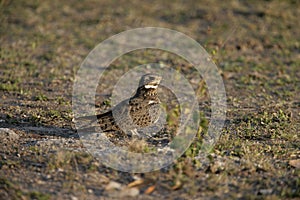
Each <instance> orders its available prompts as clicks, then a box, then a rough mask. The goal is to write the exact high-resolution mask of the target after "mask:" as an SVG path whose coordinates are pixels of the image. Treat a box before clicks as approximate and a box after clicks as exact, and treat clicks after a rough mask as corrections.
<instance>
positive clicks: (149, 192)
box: [144, 185, 156, 194]
mask: <svg viewBox="0 0 300 200" xmlns="http://www.w3.org/2000/svg"><path fill="white" fill-rule="evenodd" d="M155 187H156V186H155V185H152V186H150V187H148V188H147V190H145V192H144V193H145V194H151V193H152V192H153V191H154V190H155Z"/></svg>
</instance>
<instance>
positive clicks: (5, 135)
mask: <svg viewBox="0 0 300 200" xmlns="http://www.w3.org/2000/svg"><path fill="white" fill-rule="evenodd" d="M17 139H19V135H18V134H16V133H15V132H14V131H13V130H11V129H9V128H0V140H2V141H5V140H9V141H13V140H17Z"/></svg>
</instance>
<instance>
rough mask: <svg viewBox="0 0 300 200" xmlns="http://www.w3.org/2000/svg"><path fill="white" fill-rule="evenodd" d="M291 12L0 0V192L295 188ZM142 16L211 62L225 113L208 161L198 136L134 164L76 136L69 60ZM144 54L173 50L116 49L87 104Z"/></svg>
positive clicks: (203, 100) (299, 50) (148, 193)
mask: <svg viewBox="0 0 300 200" xmlns="http://www.w3.org/2000/svg"><path fill="white" fill-rule="evenodd" d="M299 19H300V4H299V1H296V0H286V1H280V0H265V1H258V0H251V1H238V0H228V1H210V0H202V1H181V0H176V1H172V2H171V1H170V2H167V1H135V0H134V1H122V0H121V1H96V0H92V1H76V0H69V1H58V0H51V1H50V0H44V1H34V0H27V1H23V0H20V1H13V0H0V24H1V26H0V96H1V101H0V128H9V129H10V130H13V131H14V132H11V133H9V134H8V133H4V132H5V130H6V129H5V130H3V129H2V130H3V131H4V132H3V131H2V132H1V131H0V133H1V136H0V146H1V147H0V199H40V200H42V199H43V200H44V199H71V200H76V199H120V198H122V199H178V200H179V199H299V198H300V178H299V177H300V148H299V147H300V138H299V127H300V95H299V94H300V90H299V87H300V28H299ZM149 26H152V27H165V28H169V29H173V30H176V31H180V32H182V33H184V34H186V35H188V36H190V37H191V38H193V39H195V40H196V41H197V42H199V43H200V44H201V45H202V46H203V47H204V48H205V49H206V51H207V52H208V53H209V54H210V55H211V56H212V58H213V60H214V61H215V63H216V64H217V66H218V67H219V72H220V74H221V75H222V77H223V80H224V84H225V88H226V94H227V106H228V108H227V118H226V123H225V126H224V128H223V130H222V135H221V137H220V138H219V140H218V141H217V143H216V145H215V146H214V149H213V150H212V151H211V152H209V155H208V156H207V158H208V160H209V162H208V163H204V162H203V161H202V160H201V159H199V157H197V155H198V151H199V148H200V147H199V146H201V137H200V136H199V137H196V138H195V141H194V143H193V144H192V145H191V147H190V148H189V149H188V150H187V152H186V153H185V154H184V155H182V156H181V157H180V158H179V159H178V160H176V161H175V162H174V164H173V165H171V166H169V167H166V168H164V169H161V170H159V171H154V172H150V173H143V174H132V173H125V172H120V171H116V170H113V169H111V168H108V167H105V166H104V165H103V164H102V163H101V162H99V161H98V160H97V159H95V158H93V157H92V156H91V155H90V154H88V153H87V152H86V151H84V149H83V148H82V144H81V143H80V140H79V138H78V136H77V133H76V130H75V128H74V124H73V123H72V118H73V113H72V86H73V82H74V77H75V74H76V72H77V70H78V69H79V67H80V64H81V63H82V61H83V60H84V58H85V57H86V56H87V55H88V53H89V52H90V51H91V50H92V49H93V48H94V47H95V46H96V45H97V44H98V43H100V42H101V41H103V40H105V39H107V38H108V37H110V36H113V35H115V34H117V33H120V32H122V31H125V30H130V29H133V28H139V27H149ZM144 57H145V58H146V59H144ZM149 59H150V60H156V61H157V62H162V63H168V64H172V65H174V66H179V64H180V63H181V62H182V61H180V60H176V59H170V58H169V56H161V54H160V53H157V52H155V51H153V52H150V51H143V52H136V53H133V54H129V55H126V56H124V58H120V59H118V60H116V61H115V62H114V63H113V64H112V67H111V69H112V70H113V73H108V75H107V76H105V77H104V78H103V83H104V84H103V85H102V87H103V88H102V89H99V90H98V94H99V98H98V99H97V101H98V102H97V103H98V105H97V106H98V107H97V108H98V109H99V112H104V111H105V110H106V109H108V108H109V107H110V98H109V97H110V95H111V89H112V88H111V85H113V84H112V83H114V81H116V80H115V74H117V75H121V74H122V73H124V72H126V71H127V70H128V69H130V67H132V66H137V65H140V64H145V63H147V62H148V61H149ZM180 70H181V72H182V73H185V74H187V75H189V76H191V77H192V76H193V73H190V72H191V70H192V69H191V66H188V65H186V64H182V65H181V68H180ZM202 95H203V96H201V97H199V100H200V104H201V105H202V106H201V105H200V107H201V111H202V112H203V113H204V115H206V114H205V113H209V109H210V108H209V98H208V96H207V95H208V94H207V92H206V91H205V89H204V91H203V93H202ZM206 111H207V112H206ZM208 121H209V119H208ZM208 121H206V120H202V122H201V127H202V132H203V134H205V131H206V127H207V124H208Z"/></svg>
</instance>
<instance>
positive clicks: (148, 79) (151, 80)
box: [139, 74, 162, 89]
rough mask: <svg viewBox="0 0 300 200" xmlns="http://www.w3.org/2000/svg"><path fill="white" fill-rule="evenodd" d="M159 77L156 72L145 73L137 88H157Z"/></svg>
mask: <svg viewBox="0 0 300 200" xmlns="http://www.w3.org/2000/svg"><path fill="white" fill-rule="evenodd" d="M161 79H162V77H161V76H160V75H158V74H145V75H144V76H142V78H141V80H140V83H139V88H140V87H143V88H145V89H157V87H158V85H159V83H160V81H161Z"/></svg>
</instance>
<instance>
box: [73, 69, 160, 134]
mask: <svg viewBox="0 0 300 200" xmlns="http://www.w3.org/2000/svg"><path fill="white" fill-rule="evenodd" d="M160 81H161V76H159V75H156V74H146V75H144V76H142V77H141V80H140V82H139V86H138V88H137V91H136V93H135V95H134V96H133V97H131V98H129V99H126V100H124V101H122V102H121V103H119V104H118V105H116V106H115V107H114V108H113V109H111V110H109V111H108V112H106V113H103V114H98V115H96V117H97V122H98V124H99V127H100V128H101V131H102V132H104V133H120V132H122V133H125V134H127V135H131V134H138V130H139V129H143V128H145V127H148V126H151V125H152V124H155V123H156V122H157V120H158V119H159V116H160V100H159V98H158V94H157V87H158V85H159V83H160ZM79 119H80V120H82V119H84V120H88V119H95V116H86V117H81V118H79Z"/></svg>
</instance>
